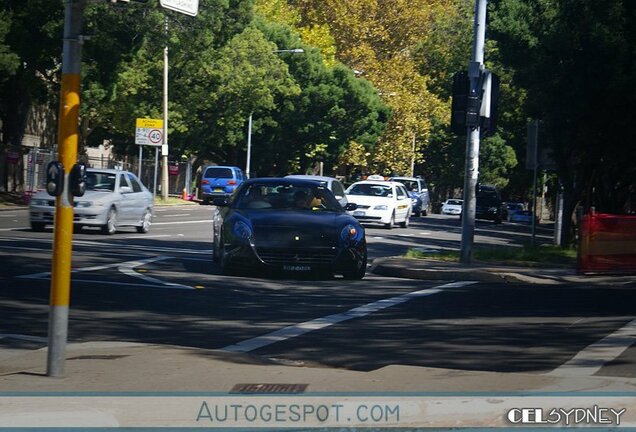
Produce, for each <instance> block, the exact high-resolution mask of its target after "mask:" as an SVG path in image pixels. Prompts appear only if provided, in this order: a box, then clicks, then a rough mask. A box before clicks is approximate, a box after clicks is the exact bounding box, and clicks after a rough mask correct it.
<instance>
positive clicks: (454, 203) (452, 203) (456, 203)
mask: <svg viewBox="0 0 636 432" xmlns="http://www.w3.org/2000/svg"><path fill="white" fill-rule="evenodd" d="M446 204H449V205H462V202H461V201H458V200H448V201H447V202H446Z"/></svg>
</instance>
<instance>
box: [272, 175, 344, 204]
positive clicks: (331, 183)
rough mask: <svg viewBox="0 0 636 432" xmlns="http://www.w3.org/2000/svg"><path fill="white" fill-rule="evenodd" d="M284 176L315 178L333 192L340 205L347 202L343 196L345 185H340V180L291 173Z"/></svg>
mask: <svg viewBox="0 0 636 432" xmlns="http://www.w3.org/2000/svg"><path fill="white" fill-rule="evenodd" d="M285 178H297V179H305V180H315V181H317V182H320V183H321V184H322V185H323V186H326V187H327V189H329V190H330V191H331V192H332V193H333V194H334V196H335V197H336V199H337V200H338V202H340V205H342V207H345V206H346V205H347V203H348V201H347V197H346V196H345V187H344V186H343V185H342V183H341V182H340V180H338V179H335V178H333V177H325V176H317V175H300V174H293V175H288V176H285Z"/></svg>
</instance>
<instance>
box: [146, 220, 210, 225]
mask: <svg viewBox="0 0 636 432" xmlns="http://www.w3.org/2000/svg"><path fill="white" fill-rule="evenodd" d="M196 223H206V224H212V220H210V219H205V220H196V221H174V222H153V223H152V225H153V226H155V225H184V224H196Z"/></svg>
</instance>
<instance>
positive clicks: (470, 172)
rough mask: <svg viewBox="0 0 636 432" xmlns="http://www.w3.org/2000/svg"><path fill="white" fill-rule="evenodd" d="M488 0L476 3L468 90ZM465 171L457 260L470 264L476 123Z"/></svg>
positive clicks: (478, 59)
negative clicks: (460, 234) (460, 236)
mask: <svg viewBox="0 0 636 432" xmlns="http://www.w3.org/2000/svg"><path fill="white" fill-rule="evenodd" d="M487 3H488V2H487V0H477V1H476V3H475V26H474V43H473V53H472V60H471V62H470V65H469V67H468V77H469V78H470V93H471V94H473V95H474V94H476V93H477V92H478V91H479V88H478V87H479V78H480V74H481V72H482V69H483V66H484V42H485V39H486V5H487ZM466 135H467V137H466V171H465V173H464V208H463V209H462V243H461V251H460V261H461V263H462V264H471V263H472V261H473V240H474V235H475V207H476V198H475V189H476V188H477V178H478V176H479V126H476V127H471V126H468V127H467V134H466Z"/></svg>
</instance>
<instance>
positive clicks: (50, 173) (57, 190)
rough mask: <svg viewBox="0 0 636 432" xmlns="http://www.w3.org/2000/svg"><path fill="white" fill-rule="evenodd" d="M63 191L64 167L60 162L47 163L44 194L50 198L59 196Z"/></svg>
mask: <svg viewBox="0 0 636 432" xmlns="http://www.w3.org/2000/svg"><path fill="white" fill-rule="evenodd" d="M63 191H64V167H63V166H62V163H61V162H58V161H53V162H49V164H48V165H47V166H46V192H47V193H48V194H49V195H51V196H60V195H62V192H63Z"/></svg>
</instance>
